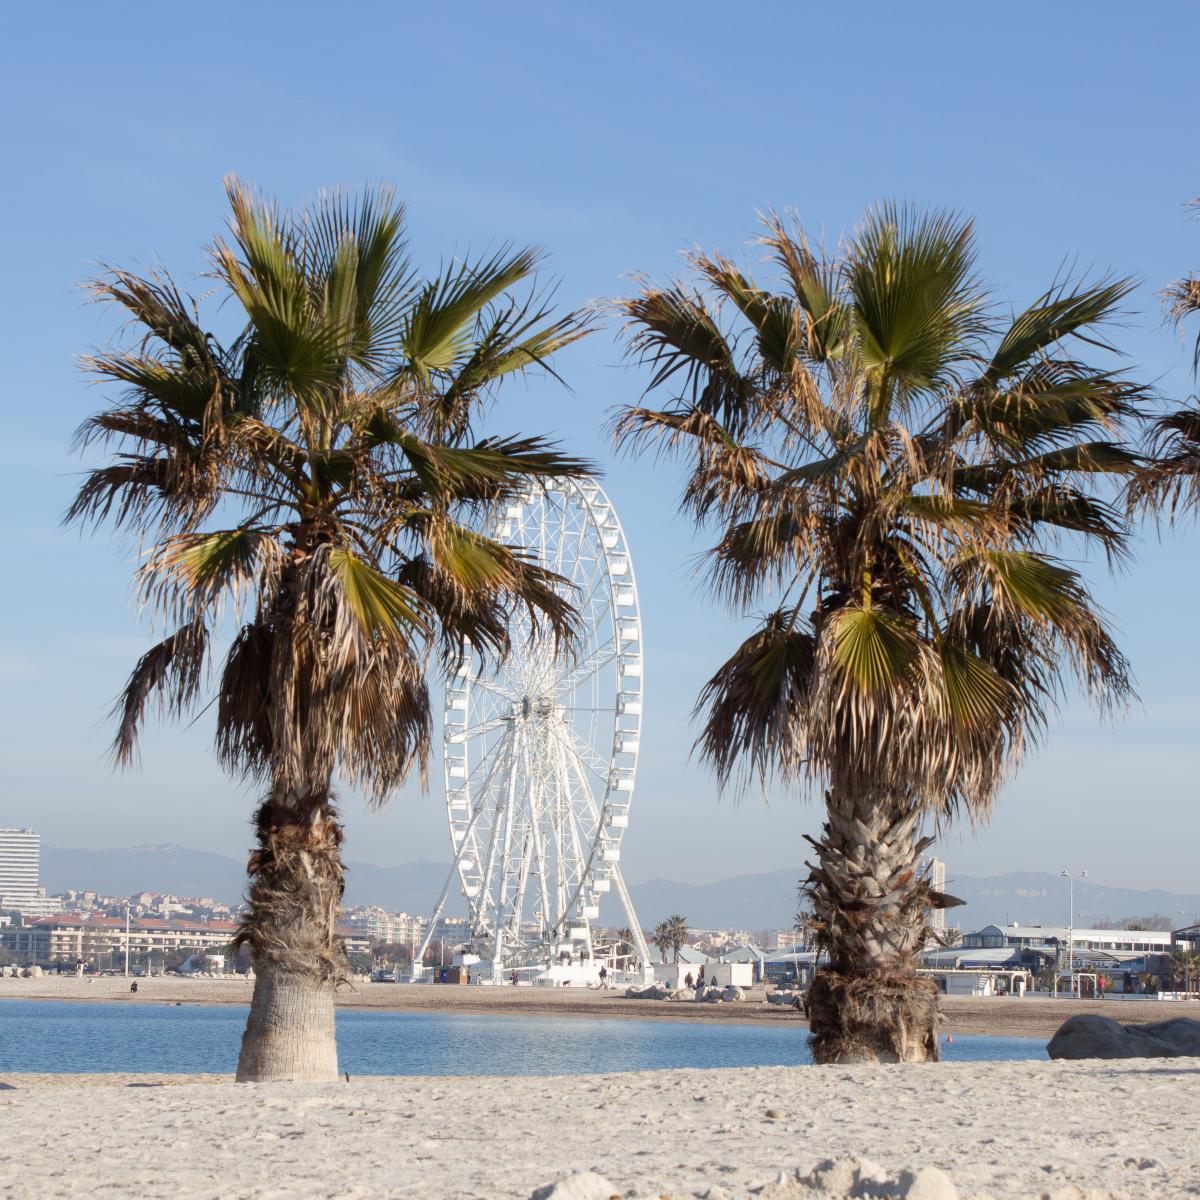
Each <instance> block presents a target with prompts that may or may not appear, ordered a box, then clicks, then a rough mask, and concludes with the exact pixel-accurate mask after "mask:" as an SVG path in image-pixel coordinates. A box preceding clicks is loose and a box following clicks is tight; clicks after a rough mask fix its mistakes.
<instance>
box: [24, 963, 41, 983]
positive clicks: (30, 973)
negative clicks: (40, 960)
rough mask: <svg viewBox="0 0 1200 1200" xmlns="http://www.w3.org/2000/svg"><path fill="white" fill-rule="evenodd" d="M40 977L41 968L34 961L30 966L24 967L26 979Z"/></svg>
mask: <svg viewBox="0 0 1200 1200" xmlns="http://www.w3.org/2000/svg"><path fill="white" fill-rule="evenodd" d="M41 977H42V968H41V967H39V966H38V965H37V964H36V963H35V964H34V965H33V966H32V967H26V968H25V978H26V979H41Z"/></svg>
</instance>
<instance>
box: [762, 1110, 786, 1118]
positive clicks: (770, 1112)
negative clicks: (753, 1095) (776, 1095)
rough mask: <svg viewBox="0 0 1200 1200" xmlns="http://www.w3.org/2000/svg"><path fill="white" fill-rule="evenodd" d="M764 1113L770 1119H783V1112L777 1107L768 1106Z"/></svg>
mask: <svg viewBox="0 0 1200 1200" xmlns="http://www.w3.org/2000/svg"><path fill="white" fill-rule="evenodd" d="M764 1115H765V1116H766V1118H767V1120H768V1121H782V1120H783V1113H781V1112H780V1111H779V1109H777V1108H768V1109H767V1111H766V1113H765V1114H764Z"/></svg>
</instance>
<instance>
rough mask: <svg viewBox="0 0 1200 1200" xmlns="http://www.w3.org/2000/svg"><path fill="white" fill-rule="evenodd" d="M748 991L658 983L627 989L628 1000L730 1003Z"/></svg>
mask: <svg viewBox="0 0 1200 1200" xmlns="http://www.w3.org/2000/svg"><path fill="white" fill-rule="evenodd" d="M745 995H746V993H745V992H743V991H742V989H741V988H740V987H734V986H733V985H732V984H730V986H729V987H707V988H705V987H699V988H687V987H685V988H678V989H674V988H669V987H662V986H660V985H659V984H657V983H654V984H651V985H650V986H649V987H644V988H638V987H631V988H626V989H625V999H626V1000H701V1001H704V1002H706V1003H709V1004H729V1003H731V1002H733V1001H736V1000H743V999H745Z"/></svg>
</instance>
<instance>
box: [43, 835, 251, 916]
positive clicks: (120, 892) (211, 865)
mask: <svg viewBox="0 0 1200 1200" xmlns="http://www.w3.org/2000/svg"><path fill="white" fill-rule="evenodd" d="M245 881H246V864H245V863H244V862H238V861H237V860H236V859H233V858H229V857H227V856H226V855H224V854H211V853H209V852H208V851H207V850H188V849H187V848H186V847H184V846H128V847H126V848H125V849H123V850H62V849H59V847H57V846H43V847H42V883H43V884H44V885H45V888H46V891H47V892H48V893H51V894H53V893H55V892H61V891H64V890H66V889H67V888H74V889H76V890H78V891H91V892H102V893H103V894H104V895H108V896H132V895H133V894H134V893H135V892H170V893H172V894H174V895H176V896H211V897H212V898H213V899H214V900H222V901H224V902H225V903H226V904H236V903H238V902H239V901H240V900H241V896H242V889H243V888H244V887H245Z"/></svg>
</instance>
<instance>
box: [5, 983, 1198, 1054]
mask: <svg viewBox="0 0 1200 1200" xmlns="http://www.w3.org/2000/svg"><path fill="white" fill-rule="evenodd" d="M130 982H131V981H130V980H127V979H124V978H122V977H121V976H100V977H98V978H94V979H93V978H90V977H85V978H81V979H80V978H76V977H75V976H73V975H43V976H42V977H41V978H40V979H7V978H5V979H0V1000H4V999H13V1000H76V1001H91V1002H99V1001H112V1002H114V1003H124V1004H175V1003H180V1004H249V1002H250V994H251V991H252V989H253V984H252V982H251V981H249V980H246V979H243V978H230V979H215V978H187V977H184V976H177V975H164V976H160V977H157V978H154V979H139V980H138V981H137V984H138V990H137V992H136V994H131V993H130V991H129V985H130ZM747 996H748V998H747V999H745V1000H741V1001H735V1002H732V1003H728V1004H697V1003H694V1002H681V1001H678V1000H632V999H627V998H626V996H625V993H624V989H617V988H613V989H609V990H607V991H605V990H594V989H586V988H535V987H484V986H475V987H456V986H452V985H442V984H404V983H365V982H356V983H355V984H354V985H353V986H352V987H345V988H342V989H340V991H339V992H338V1005H339V1007H341V1008H351V1009H393V1010H396V1011H409V1012H459V1013H472V1014H485V1015H494V1016H503V1015H513V1016H526V1017H533V1016H545V1017H604V1018H613V1019H635V1020H642V1021H645V1020H664V1021H746V1022H752V1023H760V1022H781V1021H782V1022H790V1023H793V1024H795V1023H799V1024H803V1017H802V1016H801V1015H800V1014H799V1013H797V1012H796V1011H795V1010H794V1009H792V1008H789V1007H786V1006H781V1005H775V1004H768V1003H767V1002H766V1001H765V1000H764V999H762V993H761V992H758V993H755V992H750V993H747ZM1080 1013H1099V1014H1101V1015H1102V1016H1106V1017H1113V1018H1114V1019H1115V1020H1118V1021H1123V1022H1138V1023H1146V1022H1150V1021H1169V1020H1171V1019H1172V1018H1174V1017H1182V1016H1190V1017H1200V1004H1195V1003H1187V1002H1179V1001H1159V1000H1150V999H1136V1000H1133V999H1131V1000H1061V999H1060V1000H1047V999H1040V998H1037V997H1024V998H1021V999H1017V998H1015V997H1011V998H1010V997H996V996H989V997H973V996H946V997H943V998H942V1015H943V1031H944V1032H946V1033H950V1034H955V1033H972V1034H983V1035H990V1036H992V1037H1038V1038H1046V1039H1049V1038H1050V1036H1051V1035H1052V1034H1053V1033H1054V1031H1055V1030H1056V1029H1057V1028H1058V1027H1059V1026H1060V1025H1061V1024H1062V1023H1063V1022H1064V1021H1065V1020H1066V1019H1067V1018H1068V1017H1072V1016H1076V1015H1078V1014H1080Z"/></svg>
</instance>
